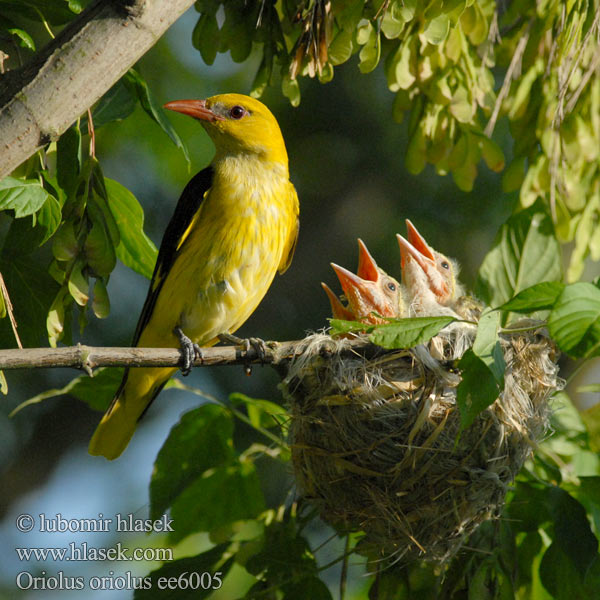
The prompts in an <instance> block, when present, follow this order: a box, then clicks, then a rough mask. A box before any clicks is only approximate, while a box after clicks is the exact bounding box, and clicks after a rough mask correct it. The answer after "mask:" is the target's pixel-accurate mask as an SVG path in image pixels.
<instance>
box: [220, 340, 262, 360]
mask: <svg viewBox="0 0 600 600" xmlns="http://www.w3.org/2000/svg"><path fill="white" fill-rule="evenodd" d="M217 337H218V338H219V341H221V342H224V343H226V344H234V345H236V346H242V347H243V348H244V350H245V351H246V352H248V350H250V347H252V348H254V350H255V352H256V354H257V355H258V358H259V359H260V361H261V362H264V360H265V357H266V356H267V344H266V343H265V341H264V340H261V339H260V338H257V337H250V338H239V337H238V336H237V335H233V334H231V333H220V334H219V335H218V336H217Z"/></svg>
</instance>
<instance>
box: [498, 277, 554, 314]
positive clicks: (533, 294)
mask: <svg viewBox="0 0 600 600" xmlns="http://www.w3.org/2000/svg"><path fill="white" fill-rule="evenodd" d="M564 289H565V284H564V283H561V282H560V281H544V282H542V283H536V284H535V285H532V286H531V287H528V288H525V289H524V290H522V291H521V292H519V293H518V294H517V295H516V296H514V298H511V299H510V300H509V301H508V302H505V303H504V304H503V305H502V306H500V307H499V310H507V311H510V312H519V313H529V312H534V311H536V310H550V309H551V308H552V307H553V306H554V304H555V302H556V300H557V299H558V297H559V296H560V294H561V293H562V291H563V290H564Z"/></svg>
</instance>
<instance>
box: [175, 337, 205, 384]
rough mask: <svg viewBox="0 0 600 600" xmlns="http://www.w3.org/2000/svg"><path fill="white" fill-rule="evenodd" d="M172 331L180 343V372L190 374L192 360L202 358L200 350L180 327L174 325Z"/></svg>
mask: <svg viewBox="0 0 600 600" xmlns="http://www.w3.org/2000/svg"><path fill="white" fill-rule="evenodd" d="M174 333H175V335H176V336H177V339H178V340H179V343H180V344H181V354H182V357H181V374H182V375H183V376H184V377H186V376H187V375H189V374H190V371H191V370H192V366H193V364H194V361H195V360H196V359H197V358H199V359H202V350H201V349H200V346H198V344H196V343H195V342H192V340H190V338H189V337H188V336H187V335H185V333H183V331H182V329H181V327H175V329H174Z"/></svg>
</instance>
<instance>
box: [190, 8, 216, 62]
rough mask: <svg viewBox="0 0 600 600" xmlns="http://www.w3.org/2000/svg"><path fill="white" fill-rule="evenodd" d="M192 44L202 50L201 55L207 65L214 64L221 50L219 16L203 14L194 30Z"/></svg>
mask: <svg viewBox="0 0 600 600" xmlns="http://www.w3.org/2000/svg"><path fill="white" fill-rule="evenodd" d="M192 44H193V45H194V48H197V49H198V50H200V56H202V60H203V61H204V62H205V63H206V64H207V65H212V64H213V63H214V62H215V58H216V57H217V51H218V50H219V25H218V23H217V17H216V16H215V15H211V14H208V13H205V14H203V15H202V16H201V17H200V18H199V19H198V22H197V23H196V26H195V27H194V31H193V32H192Z"/></svg>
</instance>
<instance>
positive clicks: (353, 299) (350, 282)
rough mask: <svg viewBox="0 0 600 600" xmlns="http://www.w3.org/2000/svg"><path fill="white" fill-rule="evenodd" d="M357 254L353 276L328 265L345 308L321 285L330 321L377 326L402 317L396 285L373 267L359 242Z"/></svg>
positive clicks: (360, 241)
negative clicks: (336, 277) (355, 322)
mask: <svg viewBox="0 0 600 600" xmlns="http://www.w3.org/2000/svg"><path fill="white" fill-rule="evenodd" d="M358 251H359V259H358V269H357V273H356V275H355V274H354V273H352V272H351V271H349V270H348V269H345V268H344V267H340V266H339V265H336V264H334V263H331V266H332V267H333V269H334V271H335V272H336V275H337V276H338V279H339V280H340V284H341V285H342V289H343V290H344V295H345V297H346V299H347V300H348V306H347V307H344V306H343V304H342V303H341V302H340V301H339V299H338V298H337V296H335V294H334V293H333V292H332V291H331V289H330V288H329V287H328V286H326V285H325V284H322V285H323V288H324V289H325V292H326V293H327V295H328V297H329V301H330V303H331V309H332V313H333V315H334V317H336V315H340V317H336V318H346V319H347V318H348V317H349V318H350V319H352V320H356V321H362V322H363V323H370V324H379V323H385V322H386V320H387V319H389V318H396V317H400V316H403V312H404V308H403V307H404V299H403V290H402V286H401V285H400V283H398V281H396V280H395V279H394V278H393V277H391V276H390V275H388V274H387V273H386V272H385V271H384V270H383V269H381V268H380V267H379V266H378V265H377V263H376V262H375V259H374V258H373V257H372V256H371V253H370V252H369V250H368V249H367V246H366V245H365V244H364V242H363V241H362V240H360V239H359V240H358ZM341 315H344V316H341Z"/></svg>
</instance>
